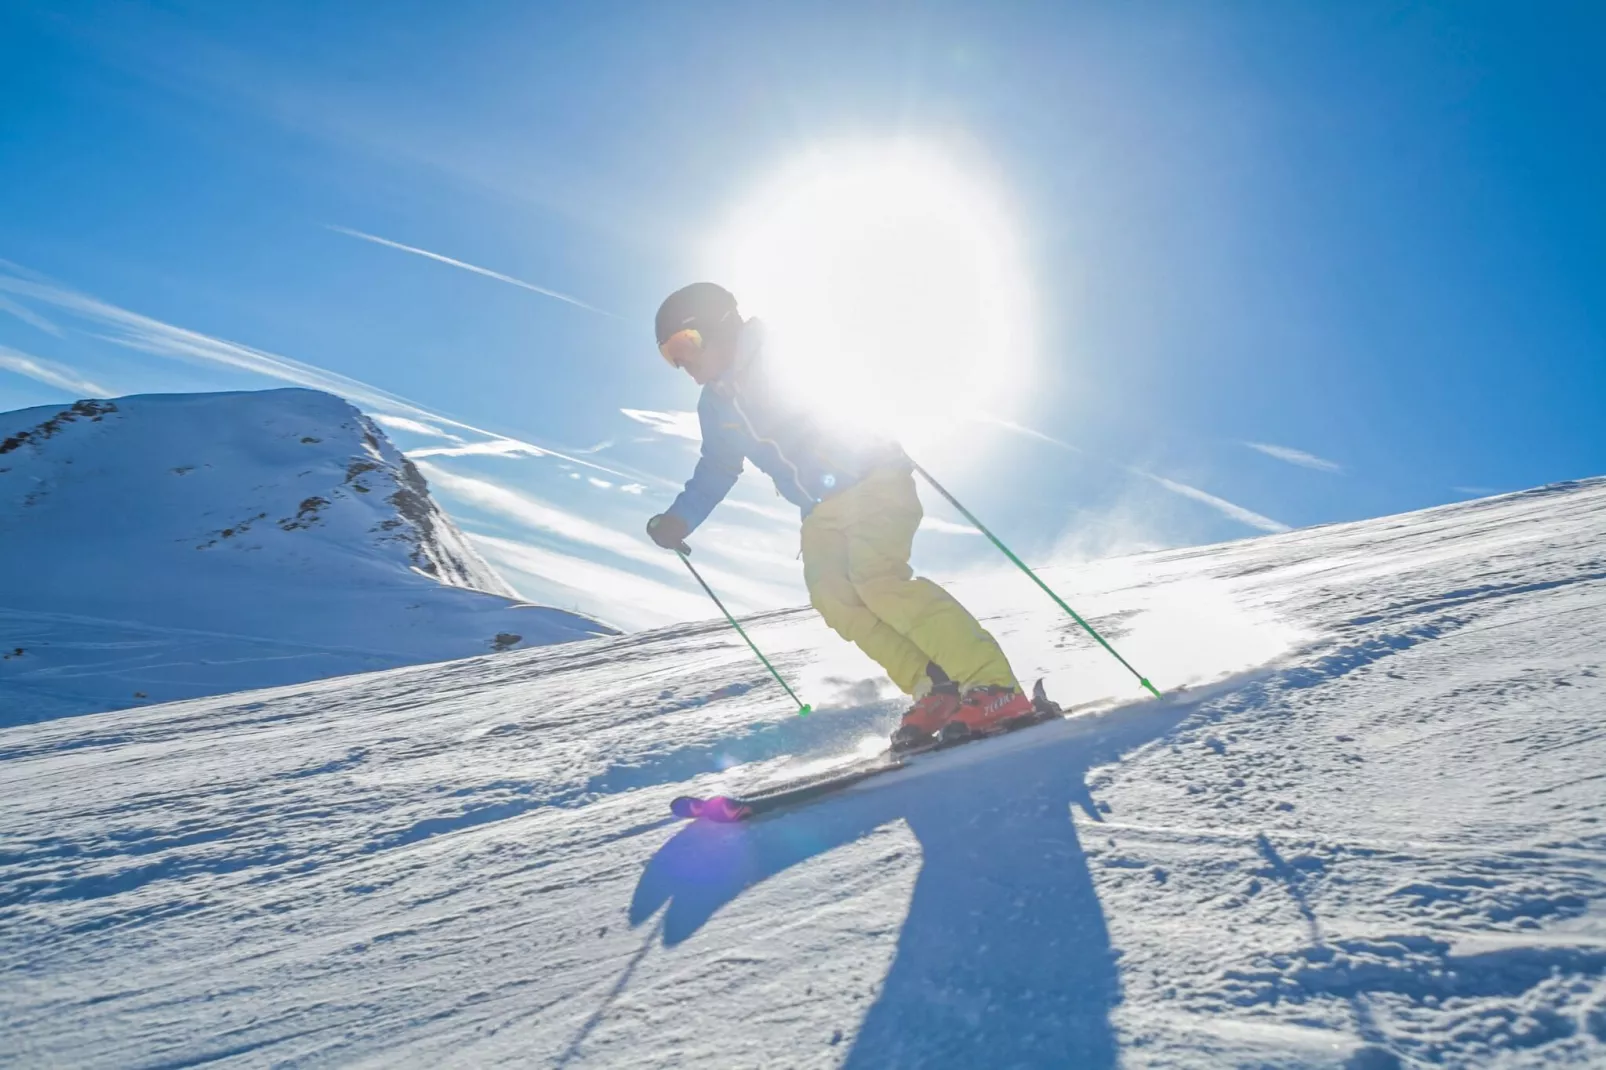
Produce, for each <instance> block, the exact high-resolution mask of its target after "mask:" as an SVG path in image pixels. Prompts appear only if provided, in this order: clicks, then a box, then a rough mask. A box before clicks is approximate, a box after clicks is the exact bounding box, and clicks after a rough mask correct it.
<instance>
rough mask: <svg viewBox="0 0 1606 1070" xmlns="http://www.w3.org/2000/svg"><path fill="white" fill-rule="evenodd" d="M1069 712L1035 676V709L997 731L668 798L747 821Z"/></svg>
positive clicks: (674, 808) (690, 814)
mask: <svg viewBox="0 0 1606 1070" xmlns="http://www.w3.org/2000/svg"><path fill="white" fill-rule="evenodd" d="M1064 716H1065V711H1064V710H1062V709H1061V708H1060V706H1059V704H1058V703H1056V702H1052V701H1050V700H1049V698H1048V696H1047V695H1046V694H1045V693H1044V692H1043V681H1041V680H1039V681H1037V684H1036V685H1035V686H1034V687H1033V688H1032V712H1031V713H1029V714H1027V715H1026V716H1024V717H1017V718H1015V719H1014V720H1013V721H1010V722H1008V723H1007V724H1005V725H1003V726H1001V727H1000V728H999V730H998V731H996V732H990V733H988V734H986V735H971V736H963V737H961V738H959V739H942V738H940V737H939V738H934V739H932V740H930V741H929V742H926V743H922V744H920V745H917V746H914V747H906V748H903V749H901V750H897V751H892V750H888V751H887V752H886V753H884V754H878V755H876V756H874V757H871V758H865V759H862V760H860V761H856V762H853V763H851V764H850V765H847V766H844V767H839V768H836V769H829V770H826V771H825V772H823V773H816V774H814V775H812V776H806V777H799V778H798V779H796V780H792V781H788V782H785V783H782V784H777V785H775V786H774V787H770V788H765V789H763V790H760V791H755V792H753V793H751V794H746V795H711V796H708V797H702V796H696V795H682V796H680V797H678V798H676V799H675V800H674V801H673V802H671V803H670V804H669V809H670V811H671V812H672V813H673V814H674V815H675V816H676V817H684V818H689V819H691V820H693V821H696V820H704V821H717V822H721V823H728V822H735V821H746V820H748V819H749V818H754V817H758V816H760V815H761V814H768V813H773V812H774V811H776V810H782V809H786V808H788V807H793V806H797V805H800V804H802V803H806V802H812V801H813V800H815V799H818V798H820V797H821V796H823V795H829V794H831V793H833V792H837V791H841V790H842V789H844V788H848V787H852V786H853V785H854V784H858V783H860V782H862V781H865V780H869V779H870V778H871V777H877V776H882V775H883V774H886V773H891V772H895V771H897V770H899V769H903V768H905V767H906V766H907V765H908V762H909V760H910V759H911V758H916V757H919V756H920V755H922V754H930V753H932V752H933V751H942V750H951V749H953V748H954V747H962V746H964V745H966V744H967V743H978V742H981V741H983V740H988V739H996V738H998V737H999V736H1001V735H1006V734H1008V733H1010V732H1018V731H1020V730H1021V729H1023V728H1030V727H1031V726H1033V725H1039V724H1043V723H1044V722H1046V721H1053V720H1058V719H1059V718H1062V717H1064Z"/></svg>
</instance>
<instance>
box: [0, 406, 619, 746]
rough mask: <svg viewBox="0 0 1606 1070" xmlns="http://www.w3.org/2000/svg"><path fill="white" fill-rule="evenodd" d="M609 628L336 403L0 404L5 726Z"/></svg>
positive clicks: (0, 634)
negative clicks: (536, 602) (525, 589)
mask: <svg viewBox="0 0 1606 1070" xmlns="http://www.w3.org/2000/svg"><path fill="white" fill-rule="evenodd" d="M609 631H610V629H607V628H605V627H603V626H601V625H598V624H597V623H596V622H594V621H590V620H587V619H586V618H583V617H579V616H577V615H574V614H570V613H565V612H562V611H559V610H554V609H545V608H537V607H526V606H520V605H518V603H517V595H516V593H515V592H514V591H513V589H512V588H511V587H509V586H508V585H507V583H506V582H505V581H504V580H502V578H501V577H500V576H498V575H497V573H496V572H495V570H494V569H492V568H491V567H490V565H488V564H487V563H486V562H485V561H484V560H483V559H482V558H481V557H480V556H479V555H478V554H477V553H476V552H475V551H474V549H473V548H472V547H471V546H470V545H469V544H468V542H467V540H466V539H464V537H463V535H462V533H461V532H459V531H458V530H457V528H456V526H455V525H454V524H453V523H452V522H451V520H450V518H448V517H447V516H446V514H445V513H443V512H442V511H441V509H440V508H439V506H438V505H437V504H436V503H435V502H434V500H433V499H432V498H431V497H430V494H429V488H428V485H427V484H426V482H425V481H424V478H423V477H422V475H420V474H419V472H418V470H417V469H416V468H415V467H414V466H413V464H412V463H411V462H410V461H409V460H408V459H407V458H406V457H404V456H403V455H402V454H401V453H400V451H398V450H397V449H396V447H395V446H394V445H392V444H391V443H390V441H389V440H388V439H387V438H386V437H385V435H384V433H383V432H382V431H381V430H380V429H379V428H378V427H377V426H376V425H375V424H374V423H373V422H372V421H370V420H369V419H368V418H367V417H365V416H363V415H362V414H361V413H360V412H358V411H357V410H356V409H354V408H352V407H351V406H350V405H349V404H348V403H346V402H345V401H343V400H341V399H339V398H336V397H334V396H332V395H329V394H324V393H320V392H318V391H312V390H303V389H281V390H268V391H249V392H238V393H223V394H171V395H142V396H134V397H127V398H118V399H114V400H84V401H79V402H77V403H75V404H73V405H71V406H67V407H63V408H52V407H46V408H35V409H24V410H19V411H16V412H10V413H4V414H0V646H3V647H4V648H5V650H6V651H7V652H9V653H11V657H10V658H9V659H8V660H7V661H6V662H4V663H0V710H3V711H4V712H3V713H0V723H5V722H6V721H7V720H13V719H15V717H17V716H22V717H29V716H49V715H52V714H54V713H59V712H76V711H77V710H83V709H105V708H116V707H117V706H121V705H131V704H135V703H137V702H143V701H162V700H169V699H173V698H180V697H189V696H193V695H198V694H207V693H215V692H217V691H228V690H239V689H241V688H247V687H257V686H265V685H270V684H276V683H286V682H290V681H291V680H296V679H306V678H310V677H316V676H324V675H331V674H335V673H343V672H354V671H360V670H363V669H369V668H383V667H392V666H394V665H398V664H404V663H407V662H411V661H419V660H438V659H442V658H447V657H461V656H465V655H469V654H473V653H479V652H484V651H486V650H489V649H493V648H495V649H502V648H507V647H512V646H519V645H533V644H539V643H546V642H553V641H560V640H566V639H573V638H580V637H587V636H591V635H598V634H607V633H608V632H609ZM19 650H20V651H21V653H17V651H19ZM224 663H227V664H228V665H231V666H232V668H228V667H225V665H224Z"/></svg>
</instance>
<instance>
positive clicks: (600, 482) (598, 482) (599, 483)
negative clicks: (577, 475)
mask: <svg viewBox="0 0 1606 1070" xmlns="http://www.w3.org/2000/svg"><path fill="white" fill-rule="evenodd" d="M586 482H587V483H590V484H591V485H592V486H593V487H602V488H603V489H604V490H606V489H607V488H609V487H611V486H613V484H612V483H609V482H608V481H607V480H606V479H598V478H597V477H596V476H587V477H586Z"/></svg>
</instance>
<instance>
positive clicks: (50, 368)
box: [0, 346, 112, 398]
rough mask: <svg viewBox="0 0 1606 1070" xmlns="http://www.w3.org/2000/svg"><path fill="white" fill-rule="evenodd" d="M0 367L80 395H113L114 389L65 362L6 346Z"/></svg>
mask: <svg viewBox="0 0 1606 1070" xmlns="http://www.w3.org/2000/svg"><path fill="white" fill-rule="evenodd" d="M0 368H4V369H5V370H6V371H10V372H16V373H17V374H18V375H26V376H27V377H28V378H30V379H36V380H38V381H39V382H41V383H46V384H48V385H50V386H53V387H56V388H57V389H60V390H65V391H67V392H68V393H71V394H76V395H78V396H79V397H97V398H104V397H110V396H111V395H112V391H110V390H107V389H106V388H105V387H103V386H101V385H100V384H99V383H95V382H92V381H90V380H88V379H85V378H84V377H83V376H81V375H79V374H78V373H77V372H75V371H74V370H73V369H71V368H69V367H67V366H66V365H65V364H57V363H56V362H55V361H53V360H45V359H44V358H43V357H30V356H29V355H28V354H26V353H19V352H17V351H16V350H15V349H8V348H6V347H5V346H0Z"/></svg>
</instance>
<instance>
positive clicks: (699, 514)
mask: <svg viewBox="0 0 1606 1070" xmlns="http://www.w3.org/2000/svg"><path fill="white" fill-rule="evenodd" d="M712 410H713V406H712V405H711V404H710V402H709V400H708V399H707V398H706V396H705V398H704V400H703V401H701V402H700V403H699V404H698V406H697V420H698V423H699V424H700V425H701V427H702V431H703V455H702V456H701V457H700V458H698V460H697V467H696V469H694V470H693V471H692V474H691V478H690V479H689V480H687V481H686V489H685V490H683V491H681V492H680V495H679V497H677V498H676V499H675V501H674V503H673V504H672V505H670V507H669V508H668V509H667V510H666V512H669V513H673V514H674V515H675V516H678V517H680V518H681V519H682V520H684V521H685V522H686V526H687V527H688V528H689V529H691V530H693V531H695V530H696V529H697V526H698V525H699V524H701V523H702V522H703V521H704V520H707V519H708V514H709V513H711V512H713V511H714V506H716V505H718V504H719V503H720V502H722V501H724V500H725V495H727V494H729V493H730V491H731V488H732V487H734V486H735V485H736V480H737V479H738V478H739V477H740V476H741V474H742V461H743V454H744V452H745V451H744V449H743V444H742V440H741V437H740V436H739V435H738V434H737V432H736V431H735V430H734V429H732V428H730V427H727V426H725V424H724V422H723V421H721V420H720V419H719V418H718V415H717V414H716V413H714V412H713V411H712Z"/></svg>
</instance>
